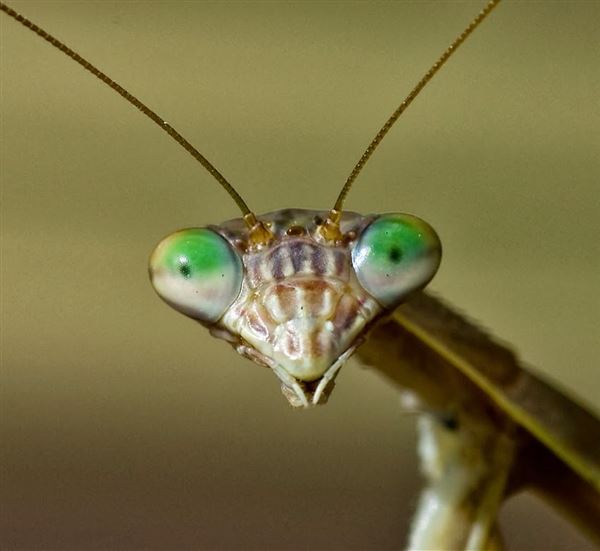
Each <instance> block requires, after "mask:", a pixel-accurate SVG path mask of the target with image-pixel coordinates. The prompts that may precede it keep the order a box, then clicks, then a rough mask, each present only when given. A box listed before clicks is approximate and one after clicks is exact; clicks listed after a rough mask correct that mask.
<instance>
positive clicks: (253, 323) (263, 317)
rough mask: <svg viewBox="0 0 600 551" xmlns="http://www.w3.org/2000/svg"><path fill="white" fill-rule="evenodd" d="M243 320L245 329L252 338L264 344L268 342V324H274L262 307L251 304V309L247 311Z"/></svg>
mask: <svg viewBox="0 0 600 551" xmlns="http://www.w3.org/2000/svg"><path fill="white" fill-rule="evenodd" d="M245 318H246V328H247V329H248V331H250V333H251V334H252V336H253V337H254V338H256V339H258V340H261V341H265V342H266V341H268V340H269V333H270V328H269V322H271V324H273V325H274V323H273V320H272V318H271V316H270V315H269V313H268V312H267V311H266V310H265V308H263V306H262V305H260V304H257V303H253V304H252V307H251V308H249V309H248V310H247V312H246V314H245Z"/></svg>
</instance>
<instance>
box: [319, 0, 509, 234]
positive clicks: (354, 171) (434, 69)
mask: <svg viewBox="0 0 600 551" xmlns="http://www.w3.org/2000/svg"><path fill="white" fill-rule="evenodd" d="M499 2H500V0H491V1H490V2H488V4H487V5H486V6H485V8H483V10H481V11H480V12H479V14H478V15H477V17H475V19H473V21H471V23H469V25H468V26H467V28H466V29H465V30H464V31H463V32H462V33H460V34H459V35H458V37H457V38H456V39H455V40H454V42H452V44H450V46H449V47H448V48H447V49H446V51H444V53H443V54H442V55H441V56H440V57H439V59H438V60H437V61H436V62H435V63H434V64H433V65H432V66H431V68H430V69H429V71H427V72H426V73H425V76H423V78H422V79H421V80H420V81H419V82H418V83H417V85H416V86H415V87H414V88H413V89H412V91H411V92H410V94H408V96H406V99H405V100H404V101H403V102H402V103H401V104H400V105H399V106H398V108H397V109H396V110H395V111H394V112H393V113H392V115H391V116H390V118H389V119H388V120H387V121H386V122H385V124H384V125H383V126H382V127H381V130H379V132H377V135H376V136H375V137H374V138H373V141H372V142H371V143H370V144H369V147H367V149H366V150H365V152H364V153H363V154H362V157H361V158H360V159H359V161H358V163H356V166H355V167H354V168H353V169H352V172H351V173H350V175H349V176H348V178H347V180H346V183H345V184H344V187H343V188H342V191H340V194H339V195H338V198H337V200H336V202H335V206H334V207H333V211H332V213H331V214H330V219H329V222H331V223H332V224H335V220H334V218H337V219H338V221H339V216H340V215H341V210H342V205H343V204H344V199H345V198H346V195H348V192H349V191H350V188H351V187H352V184H353V182H354V180H356V177H357V176H358V175H359V173H360V171H361V170H362V169H363V167H364V166H365V164H366V162H367V161H368V160H369V159H370V157H371V155H373V152H374V151H375V149H377V146H378V145H379V144H380V143H381V141H382V140H383V138H384V137H385V135H386V134H387V133H388V132H389V130H390V128H392V126H393V124H394V123H395V122H396V121H397V120H398V117H400V115H402V113H403V112H404V110H405V109H406V108H407V107H408V106H409V105H410V104H411V103H412V101H413V100H414V99H415V98H416V97H417V96H418V95H419V92H420V91H421V90H422V89H423V88H424V87H425V85H426V84H427V83H428V82H429V81H430V80H431V79H432V77H433V75H435V74H436V73H437V72H438V71H439V70H440V69H441V67H442V65H444V63H446V61H448V58H449V57H450V56H451V55H452V54H453V53H454V52H455V51H456V49H457V48H458V47H459V46H460V45H461V44H462V43H463V42H464V41H465V39H466V38H467V37H468V36H469V35H470V34H471V33H472V32H473V31H474V30H475V29H476V28H477V26H478V25H479V24H480V23H481V22H482V21H483V20H484V19H485V18H486V16H487V15H488V14H489V13H490V12H491V11H492V10H493V9H494V8H495V7H496V5H497V4H498V3H499ZM334 211H335V212H337V213H339V214H338V215H336V214H335V213H334Z"/></svg>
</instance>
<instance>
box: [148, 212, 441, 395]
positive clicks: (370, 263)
mask: <svg viewBox="0 0 600 551" xmlns="http://www.w3.org/2000/svg"><path fill="white" fill-rule="evenodd" d="M327 214H328V213H327V212H322V211H312V210H297V209H294V210H283V211H276V212H273V213H269V214H265V215H263V216H260V217H259V218H260V220H261V221H262V222H263V223H264V224H265V225H266V227H267V228H268V229H269V231H270V232H271V234H272V238H271V239H270V240H269V242H268V244H254V243H253V242H252V240H251V238H250V230H249V228H248V225H247V224H246V222H245V221H244V220H243V219H241V218H238V219H235V220H231V221H229V222H225V223H224V224H221V225H219V226H211V227H208V228H193V229H186V230H181V231H178V232H176V233H174V234H172V235H170V236H168V237H166V238H165V239H164V240H162V241H161V242H160V243H159V245H158V246H157V247H156V249H155V250H154V252H153V254H152V256H151V259H150V277H151V280H152V284H153V285H154V288H155V289H156V291H157V293H158V294H159V295H160V297H161V298H162V299H163V300H165V301H166V302H167V303H168V304H170V305H171V306H173V307H174V308H175V309H176V310H178V311H180V312H182V313H183V314H185V315H187V316H190V317H191V318H194V319H196V320H198V321H200V322H201V323H203V324H204V325H206V326H208V327H209V328H210V330H211V332H212V333H213V334H214V335H215V336H217V337H220V338H224V339H226V340H227V341H229V342H230V343H231V344H232V345H233V346H234V348H235V349H236V350H237V351H238V352H239V353H241V354H243V355H245V356H247V357H249V358H250V359H252V360H254V361H256V362H257V363H259V364H262V365H265V366H268V367H270V368H271V369H273V371H274V372H275V373H276V374H277V375H278V376H279V378H280V379H281V381H282V388H283V391H284V394H285V395H286V397H288V399H289V400H290V403H291V404H292V405H294V406H307V405H309V404H317V403H322V402H323V401H325V399H326V397H327V394H328V390H330V389H328V388H327V384H328V383H329V382H330V381H331V380H332V379H333V377H334V376H335V375H336V373H337V371H338V370H339V368H340V367H341V365H342V364H343V362H344V361H345V360H346V359H347V358H348V356H350V355H351V353H352V352H353V351H354V349H355V348H356V347H357V346H358V344H359V343H360V342H361V341H362V336H363V335H364V334H365V333H366V331H367V330H368V328H369V327H370V325H371V323H372V322H373V321H374V320H376V319H378V318H379V317H380V316H382V315H385V313H387V312H388V311H390V310H392V309H394V308H395V307H396V306H397V305H398V304H399V303H400V302H402V301H403V300H405V299H406V297H407V296H408V295H409V294H410V293H412V292H414V291H416V290H418V289H421V288H423V287H424V286H425V285H426V284H427V283H428V282H429V281H430V280H431V278H432V277H433V275H434V274H435V272H436V271H437V269H438V266H439V263H440V260H441V244H440V240H439V238H438V236H437V234H436V233H435V231H434V230H433V228H432V227H431V226H430V225H429V224H427V223H426V222H424V221H423V220H421V219H419V218H417V217H415V216H412V215H409V214H385V215H380V216H361V215H359V214H356V213H353V212H344V213H343V214H342V217H341V220H340V223H339V226H340V235H339V236H338V237H337V238H336V239H332V240H330V239H327V238H325V237H323V233H322V231H321V230H322V228H323V221H324V220H326V218H327ZM330 386H331V385H330Z"/></svg>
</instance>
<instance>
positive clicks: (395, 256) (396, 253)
mask: <svg viewBox="0 0 600 551" xmlns="http://www.w3.org/2000/svg"><path fill="white" fill-rule="evenodd" d="M388 258H389V259H390V261H391V262H393V263H394V264H397V263H398V262H400V260H402V251H401V250H400V249H399V248H398V247H392V248H390V250H389V252H388Z"/></svg>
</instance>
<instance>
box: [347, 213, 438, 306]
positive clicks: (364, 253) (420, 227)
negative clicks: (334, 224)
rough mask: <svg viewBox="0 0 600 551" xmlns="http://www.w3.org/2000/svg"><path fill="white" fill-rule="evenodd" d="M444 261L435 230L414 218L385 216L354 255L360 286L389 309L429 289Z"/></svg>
mask: <svg viewBox="0 0 600 551" xmlns="http://www.w3.org/2000/svg"><path fill="white" fill-rule="evenodd" d="M441 258H442V246H441V243H440V240H439V238H438V236H437V234H436V233H435V231H434V229H433V228H432V227H431V226H430V225H429V224H427V222H425V221H423V220H421V219H420V218H417V217H416V216H411V215H410V214H384V215H382V216H380V217H379V218H377V219H375V220H374V221H373V222H372V223H371V224H370V225H369V226H367V228H366V229H365V230H363V233H362V235H361V236H360V238H359V240H358V242H357V243H356V246H355V247H354V249H353V251H352V264H353V266H354V270H355V272H356V276H357V277H358V280H359V282H360V284H361V285H362V286H363V287H364V289H365V290H366V291H367V292H368V293H370V294H371V295H372V296H373V297H374V298H375V299H376V300H377V301H378V302H379V303H380V304H381V305H382V306H385V307H388V308H391V307H394V306H396V305H397V304H399V303H400V302H401V301H402V300H403V299H404V298H405V297H406V296H407V295H408V294H409V293H411V292H413V291H416V290H417V289H421V288H422V287H425V285H427V283H429V281H430V280H431V278H432V277H433V276H434V274H435V272H436V271H437V269H438V267H439V265H440V260H441Z"/></svg>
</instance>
